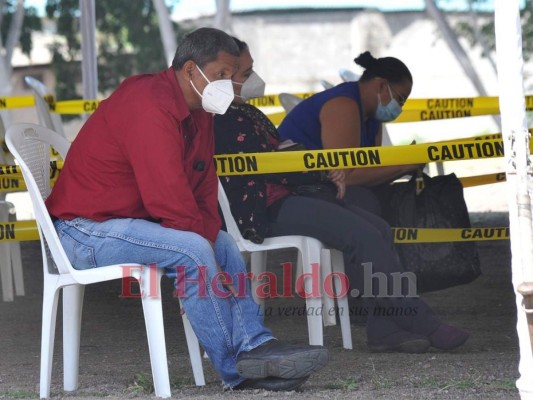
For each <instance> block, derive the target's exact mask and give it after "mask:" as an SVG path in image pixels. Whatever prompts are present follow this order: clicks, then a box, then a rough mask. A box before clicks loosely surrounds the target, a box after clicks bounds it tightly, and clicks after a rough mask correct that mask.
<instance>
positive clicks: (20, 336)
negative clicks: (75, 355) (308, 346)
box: [0, 213, 519, 400]
mask: <svg viewBox="0 0 533 400" xmlns="http://www.w3.org/2000/svg"><path fill="white" fill-rule="evenodd" d="M472 219H473V222H474V224H475V225H476V226H482V225H486V226H504V225H506V224H507V223H508V222H507V219H506V216H505V214H497V213H492V214H490V215H489V214H479V215H473V216H472ZM478 249H479V254H480V258H481V265H482V271H483V275H482V276H481V277H480V278H478V279H477V280H476V281H475V282H473V283H471V284H469V285H466V286H460V287H455V288H451V289H447V290H443V291H440V292H435V293H429V294H427V295H425V296H424V297H425V299H426V300H427V301H428V303H430V304H431V306H432V307H433V308H434V309H435V310H436V311H437V312H438V313H439V314H440V315H441V316H443V317H444V318H445V319H446V320H447V321H448V322H450V323H453V324H456V325H457V326H460V327H462V328H464V329H465V330H467V331H469V332H470V334H471V338H470V339H469V340H468V342H467V343H466V344H465V345H464V346H463V347H461V348H460V349H458V350H456V351H455V352H452V353H445V352H440V351H431V352H429V353H426V354H376V353H372V352H370V351H369V350H368V348H367V347H366V335H365V333H364V327H363V326H362V325H353V326H352V336H353V340H354V349H353V350H344V349H343V348H342V338H341V334H340V328H339V327H338V326H334V327H327V328H325V344H326V346H327V347H328V348H329V350H330V352H331V356H332V360H331V362H330V363H329V364H328V366H327V367H326V368H325V369H324V370H322V371H321V372H320V373H318V374H316V375H314V376H313V377H312V379H311V380H310V381H308V382H307V383H306V384H305V385H304V386H303V388H302V392H301V393H294V392H292V393H270V392H265V391H246V392H240V393H239V392H223V390H222V386H221V384H220V380H219V379H218V378H217V376H216V374H215V373H214V370H213V369H212V368H211V366H210V365H209V363H208V362H207V361H204V370H205V373H206V381H207V384H206V386H205V387H196V386H194V380H193V377H192V371H191V368H190V364H189V360H188V358H187V355H188V353H187V348H186V344H185V339H184V334H183V328H182V324H181V321H180V319H179V318H180V317H179V315H178V303H177V300H176V299H174V298H172V295H171V293H172V283H171V282H170V281H169V280H167V279H164V280H163V303H164V314H165V327H166V337H167V352H168V358H169V370H170V374H171V382H172V386H173V389H172V394H173V397H174V398H180V399H218V398H226V399H251V398H254V399H264V398H269V399H285V398H289V396H290V398H297V399H298V398H301V399H484V400H485V399H519V395H518V393H517V391H516V388H515V385H514V382H515V380H516V379H517V378H518V372H517V366H518V344H517V336H516V330H515V323H516V321H515V320H516V310H515V300H514V294H513V291H512V286H511V261H510V250H509V242H508V241H486V242H479V243H478ZM22 251H23V253H22V254H23V262H24V273H25V283H26V291H27V295H26V296H24V297H18V298H16V299H15V301H14V302H12V303H4V302H2V303H0V399H15V398H37V397H38V384H39V351H40V350H39V349H40V329H41V296H42V272H41V268H42V267H41V260H40V246H39V243H38V242H25V243H22ZM294 257H295V254H294V253H293V252H291V251H279V252H275V253H273V254H272V256H269V270H272V271H275V270H276V269H279V264H280V262H282V261H294ZM120 289H121V287H120V282H109V283H105V284H99V285H96V286H90V287H88V288H87V289H86V296H85V306H84V311H83V323H82V337H81V355H80V379H79V381H80V388H79V390H78V391H77V392H74V393H65V392H63V390H62V360H61V358H62V356H61V328H60V326H58V329H57V334H56V349H55V350H56V351H55V358H54V367H53V376H52V382H53V385H52V395H53V398H67V399H72V400H75V399H95V398H107V399H124V398H154V397H153V394H152V393H151V392H150V391H151V372H150V363H149V359H148V351H147V343H146V335H145V330H144V321H143V316H142V310H141V303H140V301H138V300H135V299H124V298H120V297H119V296H118V294H119V293H120ZM303 305H304V302H303V300H302V299H298V298H296V299H292V300H272V301H267V303H266V307H271V310H272V312H271V313H270V315H268V314H267V317H266V318H265V322H266V324H267V326H269V327H270V328H272V330H273V331H274V333H275V334H276V335H277V336H278V337H279V338H280V339H283V340H287V341H290V342H305V341H307V323H306V318H305V317H304V316H294V317H290V318H289V317H282V316H279V315H278V314H279V312H277V311H276V310H279V309H281V307H302V306H303ZM60 318H61V315H59V316H58V321H59V320H60Z"/></svg>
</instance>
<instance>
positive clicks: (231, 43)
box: [172, 28, 240, 70]
mask: <svg viewBox="0 0 533 400" xmlns="http://www.w3.org/2000/svg"><path fill="white" fill-rule="evenodd" d="M220 51H224V52H226V53H228V54H231V55H232V56H235V57H239V55H240V53H239V47H238V46H237V44H236V43H235V40H233V38H232V37H231V36H230V35H228V34H227V33H225V32H223V31H221V30H219V29H215V28H199V29H196V30H195V31H193V32H191V33H189V34H188V35H187V36H185V38H184V39H183V40H182V41H181V42H180V44H179V45H178V48H177V50H176V54H175V55H174V60H172V67H173V68H174V69H175V70H179V69H181V68H182V67H183V65H184V64H185V63H186V62H187V61H189V60H191V61H194V62H195V63H196V64H197V65H198V66H199V67H200V68H202V67H203V66H204V65H205V64H207V63H209V62H211V61H214V60H216V59H217V57H218V53H219V52H220Z"/></svg>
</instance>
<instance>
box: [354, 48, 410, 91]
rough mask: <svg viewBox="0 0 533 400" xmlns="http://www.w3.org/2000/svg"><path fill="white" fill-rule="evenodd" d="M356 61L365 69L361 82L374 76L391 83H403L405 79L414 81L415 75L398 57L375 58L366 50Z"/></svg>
mask: <svg viewBox="0 0 533 400" xmlns="http://www.w3.org/2000/svg"><path fill="white" fill-rule="evenodd" d="M354 62H355V63H356V64H357V65H360V66H361V67H363V68H364V69H365V71H364V72H363V75H362V76H361V78H360V79H359V80H360V81H361V82H364V81H369V80H370V79H373V78H383V79H386V80H387V81H389V82H391V83H401V82H403V81H404V80H408V81H409V82H411V83H413V76H412V75H411V72H410V71H409V68H407V66H406V65H405V64H404V63H403V62H402V61H400V60H398V59H397V58H394V57H383V58H375V57H374V56H373V55H372V54H370V52H369V51H365V52H364V53H361V54H360V55H359V56H358V57H356V58H355V59H354Z"/></svg>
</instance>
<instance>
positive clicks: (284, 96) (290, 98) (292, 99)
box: [279, 93, 303, 112]
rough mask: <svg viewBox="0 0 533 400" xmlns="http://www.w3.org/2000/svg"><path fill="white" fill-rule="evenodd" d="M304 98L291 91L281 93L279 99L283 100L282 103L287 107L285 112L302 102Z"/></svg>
mask: <svg viewBox="0 0 533 400" xmlns="http://www.w3.org/2000/svg"><path fill="white" fill-rule="evenodd" d="M302 100H303V99H302V98H300V97H298V96H295V95H293V94H290V93H280V94H279V101H280V102H281V105H282V106H283V108H284V109H285V112H289V111H291V110H292V109H293V108H294V107H296V105H298V103H300V102H301V101H302Z"/></svg>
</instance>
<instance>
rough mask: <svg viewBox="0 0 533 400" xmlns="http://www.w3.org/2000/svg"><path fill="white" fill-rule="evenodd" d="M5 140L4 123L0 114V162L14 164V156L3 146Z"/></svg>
mask: <svg viewBox="0 0 533 400" xmlns="http://www.w3.org/2000/svg"><path fill="white" fill-rule="evenodd" d="M5 140H6V126H5V125H4V120H3V119H2V116H1V115H0V141H1V142H2V150H1V151H0V164H6V165H14V164H15V158H14V157H13V154H11V152H10V151H9V150H8V149H7V147H6V146H5Z"/></svg>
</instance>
